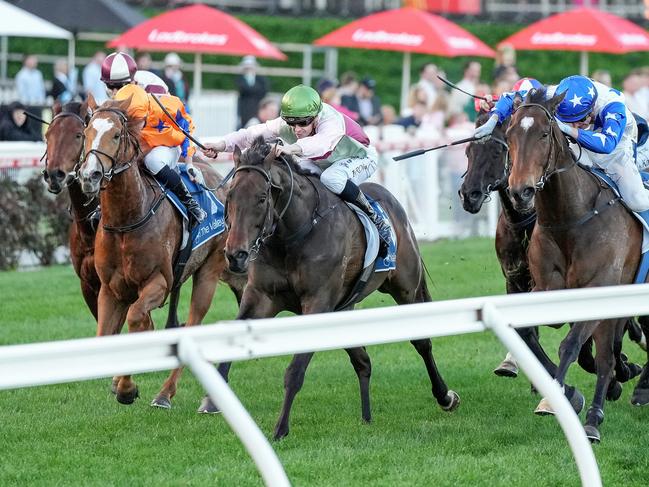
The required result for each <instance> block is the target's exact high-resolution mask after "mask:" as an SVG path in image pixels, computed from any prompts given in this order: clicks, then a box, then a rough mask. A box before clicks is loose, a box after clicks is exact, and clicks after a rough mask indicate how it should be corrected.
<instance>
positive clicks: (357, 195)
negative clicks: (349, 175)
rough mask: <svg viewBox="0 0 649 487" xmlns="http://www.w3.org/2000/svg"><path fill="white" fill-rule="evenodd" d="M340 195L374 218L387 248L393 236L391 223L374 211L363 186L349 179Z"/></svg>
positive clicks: (373, 221) (383, 243) (373, 220)
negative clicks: (362, 189)
mask: <svg viewBox="0 0 649 487" xmlns="http://www.w3.org/2000/svg"><path fill="white" fill-rule="evenodd" d="M340 197H341V198H342V199H343V200H345V201H348V202H350V203H352V204H354V205H356V206H358V207H359V208H360V209H361V210H363V211H364V212H365V214H366V215H367V216H369V217H370V220H372V223H374V225H376V229H377V230H378V231H379V237H381V241H382V245H383V246H384V247H385V250H387V247H388V246H389V245H390V240H391V238H392V235H391V233H392V232H391V230H390V224H389V223H388V222H387V220H386V219H385V218H383V217H382V216H381V215H379V214H378V213H377V212H376V211H374V208H373V207H372V205H371V204H370V202H369V201H367V197H366V196H365V195H364V194H363V192H362V191H361V188H359V187H358V186H357V185H356V184H354V183H353V182H352V181H351V180H349V179H348V180H347V183H346V184H345V188H344V189H343V190H342V193H340Z"/></svg>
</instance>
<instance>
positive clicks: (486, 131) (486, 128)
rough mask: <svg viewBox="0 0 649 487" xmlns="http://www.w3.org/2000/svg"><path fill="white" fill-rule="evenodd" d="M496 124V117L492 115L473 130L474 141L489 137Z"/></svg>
mask: <svg viewBox="0 0 649 487" xmlns="http://www.w3.org/2000/svg"><path fill="white" fill-rule="evenodd" d="M497 123H498V115H496V114H495V113H494V114H493V115H492V116H491V117H489V120H487V121H486V122H485V123H484V124H483V125H480V126H479V127H478V128H477V129H475V132H473V137H475V138H476V139H482V138H483V137H488V136H490V135H491V133H492V132H493V131H494V129H495V128H496V124H497Z"/></svg>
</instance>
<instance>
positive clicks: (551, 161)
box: [505, 103, 577, 191]
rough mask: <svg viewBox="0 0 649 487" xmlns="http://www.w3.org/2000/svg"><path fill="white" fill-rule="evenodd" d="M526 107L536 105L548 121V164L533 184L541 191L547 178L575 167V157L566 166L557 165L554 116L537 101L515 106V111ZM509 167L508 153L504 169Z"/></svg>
mask: <svg viewBox="0 0 649 487" xmlns="http://www.w3.org/2000/svg"><path fill="white" fill-rule="evenodd" d="M527 107H538V108H540V109H541V110H543V113H545V115H546V117H547V119H548V122H549V123H550V150H549V152H548V157H547V161H548V164H547V165H546V166H545V171H544V172H543V174H542V175H541V178H540V179H539V180H538V181H537V183H536V184H535V185H534V188H535V189H536V190H537V191H542V190H543V188H544V187H545V183H546V182H547V181H548V179H550V178H551V177H552V176H554V175H555V174H559V173H562V172H565V171H569V170H570V169H572V168H573V167H575V166H576V165H577V163H576V160H575V158H574V157H572V160H573V163H572V164H570V165H569V166H568V167H557V156H556V153H555V150H554V148H555V144H559V143H560V142H559V141H558V140H557V138H556V135H555V128H556V122H555V121H554V116H553V115H552V114H551V113H550V111H549V110H548V109H547V108H546V107H544V106H543V105H541V104H539V103H523V104H522V105H520V106H519V107H518V108H517V111H518V110H520V109H521V108H527ZM571 155H572V151H571ZM552 166H554V167H553V168H552V169H550V167H552ZM509 167H510V165H509V155H508V157H507V164H506V165H505V170H506V171H509Z"/></svg>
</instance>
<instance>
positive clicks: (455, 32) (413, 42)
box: [315, 7, 494, 105]
mask: <svg viewBox="0 0 649 487" xmlns="http://www.w3.org/2000/svg"><path fill="white" fill-rule="evenodd" d="M315 44H317V45H320V46H335V47H357V48H360V49H376V50H382V51H401V52H404V53H405V55H404V58H403V77H402V85H401V103H402V105H403V104H404V103H405V99H406V98H407V92H408V86H409V85H410V53H411V52H418V53H422V54H432V55H436V56H444V57H455V56H484V57H493V56H494V51H493V50H492V49H491V48H490V47H489V46H487V45H486V44H485V43H483V42H482V41H481V40H480V39H478V38H477V37H475V36H474V35H473V34H471V33H469V32H467V31H466V30H464V29H463V28H461V27H460V26H458V25H456V24H454V23H453V22H450V21H448V20H446V19H445V18H443V17H440V16H439V15H434V14H431V13H429V12H425V11H423V10H418V9H415V8H408V7H406V8H400V9H396V10H387V11H384V12H379V13H376V14H372V15H368V16H367V17H363V18H361V19H359V20H356V21H354V22H352V23H350V24H347V25H345V26H343V27H341V28H340V29H337V30H335V31H333V32H330V33H329V34H327V35H325V36H324V37H321V38H320V39H317V40H316V41H315Z"/></svg>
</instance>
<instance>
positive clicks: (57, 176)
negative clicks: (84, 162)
mask: <svg viewBox="0 0 649 487" xmlns="http://www.w3.org/2000/svg"><path fill="white" fill-rule="evenodd" d="M52 178H54V179H58V180H59V181H63V180H64V179H65V172H64V171H61V170H60V169H57V170H56V171H54V174H53V175H52Z"/></svg>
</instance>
